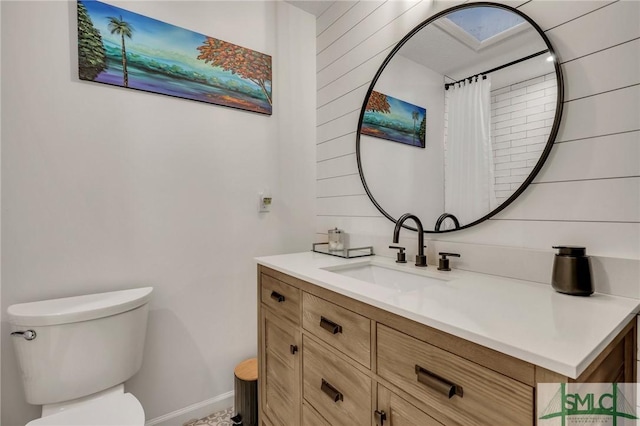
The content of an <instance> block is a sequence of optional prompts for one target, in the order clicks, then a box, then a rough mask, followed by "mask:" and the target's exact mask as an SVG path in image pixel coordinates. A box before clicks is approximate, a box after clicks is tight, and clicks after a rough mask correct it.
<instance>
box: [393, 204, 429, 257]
mask: <svg viewBox="0 0 640 426" xmlns="http://www.w3.org/2000/svg"><path fill="white" fill-rule="evenodd" d="M407 219H413V221H414V222H415V223H416V226H417V227H418V254H417V255H416V266H427V256H425V255H424V228H422V222H420V219H418V217H417V216H415V215H412V214H411V213H405V214H403V215H402V216H400V219H398V221H397V222H396V227H395V228H394V230H393V243H394V244H398V241H399V239H400V228H402V224H403V223H404V221H405V220H407Z"/></svg>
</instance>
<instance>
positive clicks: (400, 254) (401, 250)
mask: <svg viewBox="0 0 640 426" xmlns="http://www.w3.org/2000/svg"><path fill="white" fill-rule="evenodd" d="M389 248H390V249H396V250H399V251H398V254H397V255H396V263H407V255H406V254H405V252H404V251H405V248H404V247H400V246H389Z"/></svg>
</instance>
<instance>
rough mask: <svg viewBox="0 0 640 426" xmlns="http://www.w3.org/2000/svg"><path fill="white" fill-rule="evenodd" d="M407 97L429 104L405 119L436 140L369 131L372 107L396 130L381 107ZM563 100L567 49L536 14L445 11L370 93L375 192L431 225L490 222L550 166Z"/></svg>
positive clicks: (417, 33) (367, 172) (388, 209)
mask: <svg viewBox="0 0 640 426" xmlns="http://www.w3.org/2000/svg"><path fill="white" fill-rule="evenodd" d="M372 97H375V99H373V100H375V102H372ZM395 99H402V100H403V101H404V102H405V103H407V104H409V105H419V106H420V107H421V108H424V109H425V110H426V111H428V114H425V118H424V120H422V117H420V123H418V122H417V121H416V123H414V124H415V125H411V126H405V127H408V128H410V129H409V131H410V132H415V138H417V139H418V140H419V139H422V140H423V141H424V140H426V141H427V143H426V146H425V144H424V143H423V144H420V143H416V144H411V143H393V142H391V141H389V140H387V139H384V138H381V137H374V136H371V133H370V132H369V131H368V130H367V129H366V127H367V122H366V120H365V116H367V117H369V116H371V114H372V112H374V113H375V116H376V118H377V120H378V123H377V124H378V126H379V128H378V130H379V131H381V132H385V131H387V130H386V129H384V127H383V126H384V125H385V123H392V122H394V117H392V113H391V110H390V109H389V110H388V112H385V109H384V108H382V109H381V108H379V106H380V105H389V103H388V101H389V100H391V101H393V100H395ZM562 102H563V83H562V73H561V69H560V66H559V63H558V60H557V57H556V54H555V52H554V50H553V48H552V46H551V43H550V42H549V40H548V38H547V37H546V36H545V34H544V32H543V31H542V30H541V29H540V27H539V26H538V25H537V24H536V23H535V22H534V21H532V20H531V19H530V18H529V17H527V16H526V15H524V14H523V13H522V12H520V11H518V10H517V9H514V8H511V7H509V6H504V5H499V4H494V3H486V2H479V3H473V4H465V5H461V6H456V7H453V8H451V9H448V10H445V11H443V12H440V13H438V14H436V15H434V16H433V17H431V18H429V19H427V20H426V21H424V22H423V23H422V24H420V25H418V26H417V27H416V28H414V29H413V30H412V31H411V32H409V34H407V35H406V36H405V37H404V38H403V39H402V40H401V41H400V43H398V45H397V46H396V47H395V48H394V49H393V50H392V51H391V53H390V54H389V55H388V56H387V58H386V59H385V61H384V62H383V64H382V66H381V67H380V69H379V70H378V72H377V73H376V75H375V77H374V78H373V80H372V82H371V85H370V87H369V90H368V92H367V95H366V97H365V99H364V102H363V107H362V110H361V112H360V120H359V123H358V130H359V131H358V133H357V139H356V156H357V160H358V170H359V172H360V177H361V179H362V183H363V185H364V188H365V190H366V192H367V195H368V196H369V198H370V199H371V201H372V202H373V204H374V205H375V206H376V207H377V208H378V210H379V211H380V212H381V213H382V214H383V215H384V216H386V217H387V218H388V219H390V220H391V221H393V222H396V221H397V219H398V218H399V217H400V216H401V215H402V214H404V213H407V212H410V213H413V214H415V215H416V216H418V217H419V218H420V219H421V220H422V223H423V224H424V228H425V232H449V231H453V230H457V229H465V228H468V227H470V226H473V225H476V224H478V223H480V222H483V221H484V220H486V219H488V218H490V217H492V216H494V215H495V214H497V213H498V212H500V211H501V210H502V209H504V208H505V207H506V206H507V205H509V204H510V203H511V202H512V201H513V200H515V199H516V198H517V197H518V196H519V195H520V194H521V193H522V192H523V191H524V190H525V188H526V187H527V186H528V185H529V184H530V183H531V181H532V180H533V179H534V177H535V176H536V174H537V173H538V171H539V170H540V169H541V168H542V165H543V164H544V161H545V160H546V158H547V157H548V155H549V152H550V150H551V147H552V146H553V141H554V139H555V136H556V134H557V132H558V127H559V125H560V117H561V115H562ZM375 105H378V107H375V108H374V107H373V106H375ZM414 118H415V117H414ZM405 121H407V123H409V124H411V120H405ZM389 132H391V131H389ZM404 226H405V227H406V228H409V229H414V230H415V228H412V227H410V226H406V225H404Z"/></svg>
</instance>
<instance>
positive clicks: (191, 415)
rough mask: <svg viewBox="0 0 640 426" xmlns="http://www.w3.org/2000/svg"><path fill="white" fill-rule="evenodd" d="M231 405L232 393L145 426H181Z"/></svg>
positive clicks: (150, 421) (147, 423) (189, 407)
mask: <svg viewBox="0 0 640 426" xmlns="http://www.w3.org/2000/svg"><path fill="white" fill-rule="evenodd" d="M232 405H233V391H229V392H227V393H223V394H221V395H218V396H216V397H213V398H211V399H207V400H206V401H202V402H198V403H195V404H191V405H189V406H188V407H184V408H181V409H179V410H176V411H173V412H171V413H168V414H165V415H163V416H160V417H156V418H155V419H151V420H148V421H146V422H145V426H182V425H183V424H184V423H186V422H188V421H189V420H193V419H201V418H203V417H206V416H208V415H209V414H211V413H215V412H216V411H220V410H224V409H225V408H229V407H231V406H232Z"/></svg>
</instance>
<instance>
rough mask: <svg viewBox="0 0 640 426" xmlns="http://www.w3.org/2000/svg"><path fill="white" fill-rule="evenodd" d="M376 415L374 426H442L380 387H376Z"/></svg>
mask: <svg viewBox="0 0 640 426" xmlns="http://www.w3.org/2000/svg"><path fill="white" fill-rule="evenodd" d="M376 414H377V415H376V416H375V417H376V426H442V424H441V423H440V422H437V421H436V420H434V419H433V418H431V417H429V416H428V415H427V414H425V413H424V412H422V411H420V410H418V409H417V408H416V407H414V406H413V405H411V404H410V403H409V402H407V401H405V400H404V399H402V398H400V397H399V396H398V395H396V394H395V393H393V392H391V391H390V390H389V389H387V388H385V387H384V386H381V385H378V411H377V412H376ZM383 419H384V420H383Z"/></svg>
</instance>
